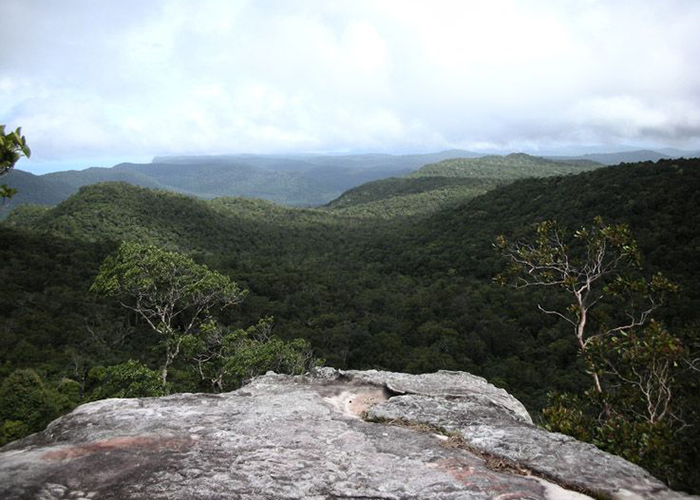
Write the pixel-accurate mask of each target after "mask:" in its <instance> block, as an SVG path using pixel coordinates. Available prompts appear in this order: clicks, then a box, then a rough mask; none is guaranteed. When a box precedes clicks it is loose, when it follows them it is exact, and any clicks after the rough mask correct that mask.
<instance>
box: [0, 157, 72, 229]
mask: <svg viewBox="0 0 700 500" xmlns="http://www.w3.org/2000/svg"><path fill="white" fill-rule="evenodd" d="M2 183H3V184H7V185H8V186H11V187H12V188H14V189H16V190H17V193H16V194H15V195H14V196H13V197H12V198H10V199H8V200H5V202H4V203H3V204H2V205H0V220H2V219H4V218H5V217H7V215H8V214H9V213H10V212H11V211H12V210H13V209H14V208H15V207H17V206H19V205H25V204H37V205H57V204H58V203H60V202H61V201H63V200H65V199H66V198H68V197H69V196H70V195H71V194H73V193H74V192H75V190H74V189H73V187H72V186H70V185H69V184H66V183H64V182H62V181H53V180H49V179H46V178H45V177H44V176H41V175H34V174H30V173H29V172H24V171H22V170H16V169H13V170H10V171H9V172H8V173H7V174H6V175H5V176H3V178H2Z"/></svg>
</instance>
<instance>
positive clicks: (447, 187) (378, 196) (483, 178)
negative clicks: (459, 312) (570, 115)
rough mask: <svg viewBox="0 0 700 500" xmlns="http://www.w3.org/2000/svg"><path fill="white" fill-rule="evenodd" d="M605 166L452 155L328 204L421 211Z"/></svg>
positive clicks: (370, 211) (390, 213)
mask: <svg viewBox="0 0 700 500" xmlns="http://www.w3.org/2000/svg"><path fill="white" fill-rule="evenodd" d="M600 166H601V165H600V164H599V163H595V162H592V161H582V160H570V161H555V160H551V159H546V158H540V157H536V156H530V155H526V154H522V153H514V154H510V155H507V156H484V157H481V158H456V159H447V160H443V161H440V162H438V163H431V164H427V165H424V166H423V167H421V168H420V169H418V170H417V171H415V172H413V173H412V174H410V175H408V176H406V177H401V178H394V177H392V178H389V179H381V180H378V181H373V182H369V183H367V184H363V185H361V186H358V187H356V188H353V189H350V190H348V191H346V192H345V193H343V195H342V196H340V197H339V198H337V199H335V200H333V201H332V202H330V203H329V204H328V205H327V208H328V209H330V210H332V211H334V212H335V213H339V214H340V213H342V214H344V215H353V216H363V217H383V218H391V217H396V216H407V215H408V216H411V215H422V214H427V213H431V212H435V211H438V210H439V209H441V208H446V207H448V206H452V205H455V204H457V203H460V202H464V201H466V200H468V199H470V198H474V197H475V196H478V195H480V194H484V193H486V192H487V191H489V190H491V189H493V188H494V187H496V186H498V185H502V184H505V183H507V182H512V181H513V180H516V179H523V178H528V177H550V176H557V175H572V174H577V173H580V172H584V171H587V170H592V169H595V168H598V167H600Z"/></svg>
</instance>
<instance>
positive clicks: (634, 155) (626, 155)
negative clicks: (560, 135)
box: [548, 149, 675, 165]
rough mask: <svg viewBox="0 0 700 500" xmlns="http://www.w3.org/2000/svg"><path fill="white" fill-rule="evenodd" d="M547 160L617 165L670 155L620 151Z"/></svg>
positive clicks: (640, 151)
mask: <svg viewBox="0 0 700 500" xmlns="http://www.w3.org/2000/svg"><path fill="white" fill-rule="evenodd" d="M673 156H675V155H673ZM548 158H551V159H553V160H561V161H571V160H590V161H595V162H598V163H602V164H603V165H617V164H619V163H637V162H642V161H659V160H664V159H668V158H671V155H665V154H662V153H659V152H658V151H652V150H649V149H640V150H638V151H621V152H619V153H591V154H586V155H579V156H550V157H548Z"/></svg>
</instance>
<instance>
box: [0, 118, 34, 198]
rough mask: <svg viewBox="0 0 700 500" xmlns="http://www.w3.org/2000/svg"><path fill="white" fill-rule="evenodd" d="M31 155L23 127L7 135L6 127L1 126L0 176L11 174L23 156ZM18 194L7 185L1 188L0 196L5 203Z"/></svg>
mask: <svg viewBox="0 0 700 500" xmlns="http://www.w3.org/2000/svg"><path fill="white" fill-rule="evenodd" d="M31 154H32V153H31V151H30V149H29V146H27V140H26V139H25V137H24V136H23V135H22V128H21V127H20V128H18V129H17V130H14V131H11V132H9V133H7V134H6V133H5V125H0V176H2V175H5V174H6V173H7V172H9V171H10V169H11V168H12V167H14V166H15V163H17V162H18V161H19V159H20V158H21V157H22V156H26V157H27V158H29V157H30V156H31ZM16 192H17V190H16V189H12V188H10V187H8V186H7V185H6V184H3V185H1V186H0V196H2V199H3V201H4V200H5V199H7V198H11V197H12V195H14V194H15V193H16Z"/></svg>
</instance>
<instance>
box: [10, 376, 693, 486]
mask: <svg viewBox="0 0 700 500" xmlns="http://www.w3.org/2000/svg"><path fill="white" fill-rule="evenodd" d="M591 497H592V498H615V499H621V500H622V499H637V498H639V499H652V498H654V499H657V498H661V499H672V498H691V497H689V496H688V495H685V494H682V493H677V492H674V491H671V490H669V489H668V488H666V487H665V486H664V485H663V484H662V483H661V482H659V481H657V480H656V479H654V478H653V477H651V476H650V475H649V474H648V473H647V472H645V471H644V470H643V469H641V468H639V467H637V466H635V465H633V464H631V463H629V462H626V461H625V460H623V459H621V458H618V457H615V456H612V455H609V454H606V453H603V452H601V451H600V450H598V449H597V448H595V447H594V446H592V445H588V444H584V443H581V442H578V441H576V440H574V439H572V438H569V437H566V436H563V435H561V434H554V433H548V432H546V431H544V430H542V429H539V428H537V427H535V426H534V425H532V421H531V419H530V416H529V415H528V413H527V411H526V410H525V408H524V407H523V406H522V404H520V403H519V402H518V401H517V400H516V399H514V398H513V397H512V396H510V395H508V394H507V393H506V392H505V391H503V390H502V389H497V388H495V387H494V386H492V385H490V384H488V383H487V382H486V381H485V380H483V379H481V378H479V377H475V376H472V375H469V374H467V373H460V372H438V373H434V374H426V375H405V374H398V373H389V372H377V371H364V372H355V371H347V372H341V371H337V370H333V369H330V368H325V369H320V370H318V371H317V372H316V373H314V374H313V375H308V376H303V377H290V376H283V375H276V374H268V375H265V376H264V377H259V378H257V379H255V380H253V381H252V382H251V383H250V384H248V385H247V386H245V387H243V388H242V389H239V390H238V391H235V392H231V393H227V394H217V395H213V394H177V395H173V396H168V397H163V398H142V399H109V400H104V401H97V402H95V403H90V404H86V405H83V406H80V407H79V408H77V409H76V410H75V411H73V412H72V413H70V414H69V415H66V416H64V417H62V418H59V419H58V420H56V421H54V422H53V423H51V424H50V425H49V427H48V428H47V429H46V430H45V431H43V432H41V433H38V434H34V435H32V436H29V437H27V438H24V439H22V440H19V441H16V442H14V443H11V444H9V445H7V446H5V447H3V448H2V449H0V498H3V499H24V498H32V499H33V498H38V499H43V500H54V499H79V498H90V499H98V498H99V499H122V498H131V499H148V500H153V499H231V498H233V499H276V500H277V499H310V500H321V499H364V500H368V499H385V500H389V499H397V500H398V499H450V500H456V499H500V500H506V499H549V500H563V499H571V500H574V499H582V498H591Z"/></svg>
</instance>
